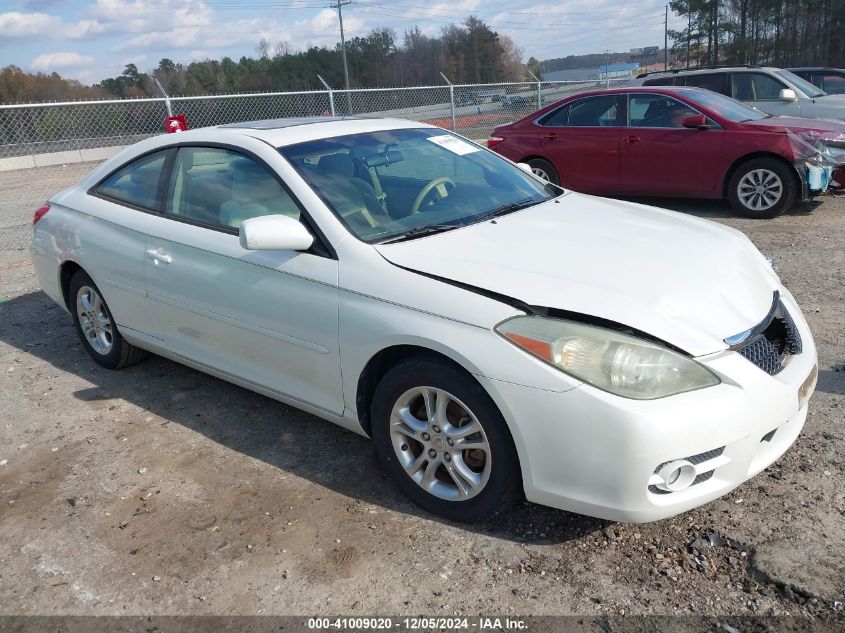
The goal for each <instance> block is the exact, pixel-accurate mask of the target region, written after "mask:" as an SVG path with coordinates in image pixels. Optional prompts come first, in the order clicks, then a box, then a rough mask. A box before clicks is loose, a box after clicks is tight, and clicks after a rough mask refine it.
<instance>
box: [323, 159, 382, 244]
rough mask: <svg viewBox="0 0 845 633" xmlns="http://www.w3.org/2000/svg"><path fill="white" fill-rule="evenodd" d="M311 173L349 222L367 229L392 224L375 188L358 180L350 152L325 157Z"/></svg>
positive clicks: (330, 200)
mask: <svg viewBox="0 0 845 633" xmlns="http://www.w3.org/2000/svg"><path fill="white" fill-rule="evenodd" d="M309 172H310V174H311V177H312V178H313V180H314V181H315V183H316V184H317V185H318V187H319V188H320V190H321V193H322V194H323V195H324V196H325V197H326V198H328V200H329V202H330V203H331V206H332V207H333V208H334V210H335V211H336V212H337V213H338V214H339V215H340V216H341V217H342V218H343V219H344V220H345V221H347V222H348V223H350V224H353V225H355V226H356V227H357V228H361V229H366V228H368V227H369V228H374V227H376V226H380V225H382V224H385V223H387V222H390V221H391V220H390V217H389V216H387V214H386V213H385V212H384V210H383V209H382V208H381V204H380V203H379V200H378V196H376V193H375V190H373V187H372V185H370V184H369V183H367V182H365V181H363V180H361V179H360V178H356V177H355V164H354V163H353V162H352V157H351V156H350V155H349V154H348V153H346V152H338V153H336V154H326V155H325V156H321V157H320V160H319V162H318V163H317V165H316V167H313V166H311V167H309Z"/></svg>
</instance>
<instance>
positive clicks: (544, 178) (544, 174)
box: [531, 167, 551, 182]
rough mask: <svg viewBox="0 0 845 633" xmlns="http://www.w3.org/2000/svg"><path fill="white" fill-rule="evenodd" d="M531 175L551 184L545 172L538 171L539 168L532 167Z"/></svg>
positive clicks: (542, 170)
mask: <svg viewBox="0 0 845 633" xmlns="http://www.w3.org/2000/svg"><path fill="white" fill-rule="evenodd" d="M531 173H532V174H534V175H535V176H538V177H540V178H542V179H543V180H546V181H549V182H551V178H549V175H548V174H547V173H546V171H545V170H544V169H540V168H539V167H532V168H531Z"/></svg>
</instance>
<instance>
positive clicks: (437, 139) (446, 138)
mask: <svg viewBox="0 0 845 633" xmlns="http://www.w3.org/2000/svg"><path fill="white" fill-rule="evenodd" d="M428 140H429V141H431V142H432V143H435V144H437V145H439V146H440V147H442V148H444V149H448V150H449V151H450V152H453V153H455V154H457V155H458V156H463V155H464V154H472V153H473V152H477V151H478V149H479V148H477V147H475V146H474V145H471V144H470V143H467V142H466V141H462V140H461V139H459V138H458V137H456V136H452V135H451V134H442V135H440V136H429V137H428Z"/></svg>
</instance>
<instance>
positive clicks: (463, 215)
mask: <svg viewBox="0 0 845 633" xmlns="http://www.w3.org/2000/svg"><path fill="white" fill-rule="evenodd" d="M279 151H280V152H281V154H282V156H284V157H285V158H286V159H287V160H288V161H289V162H290V163H291V164H292V165H293V166H294V168H295V169H296V170H297V171H298V172H299V174H300V175H301V176H302V177H303V178H304V179H305V180H306V182H308V184H309V185H311V187H312V188H313V189H314V190H315V191H316V192H317V194H318V195H319V196H320V197H321V198H322V199H323V201H324V202H325V203H326V204H327V205H328V207H329V208H330V209H331V210H332V211H333V212H334V214H335V215H336V216H337V217H338V218H340V220H341V221H342V222H343V223H344V224H345V225H346V226H347V228H349V230H350V231H351V232H352V233H353V234H354V235H355V236H356V237H358V238H359V239H361V240H363V241H365V242H368V243H375V242H383V241H388V240H391V239H396V238H399V237H401V236H408V237H413V236H416V235H423V234H425V233H426V232H429V231H427V230H426V227H428V229H430V231H431V232H433V231H434V230H448V229H450V228H456V227H458V226H464V225H466V224H471V223H473V222H475V221H479V220H481V219H482V218H483V217H485V216H487V217H490V216H492V215H493V214H496V213H502V212H510V211H515V210H517V209H519V208H523V207H526V206H531V205H533V204H537V203H540V202H543V201H545V200H549V199H550V198H553V197H555V196H557V195H560V193H561V190H560V189H558V188H556V187H554V185H550V184H548V183H544V182H542V181H540V180H538V179H537V178H536V177H534V176H532V175H530V174H527V173H525V172H523V171H522V170H521V169H519V168H518V167H516V166H515V165H513V164H511V163H509V162H508V161H506V160H505V159H503V158H501V157H500V156H498V155H496V154H494V153H493V152H490V151H488V150H486V149H483V148H481V147H479V146H477V145H474V144H472V143H470V142H468V141H466V140H464V139H462V138H461V137H459V136H456V135H454V134H450V133H448V132H445V131H444V130H440V129H432V128H427V129H402V130H384V131H378V132H368V133H365V134H354V135H350V136H341V137H337V138H331V139H320V140H317V141H309V142H307V143H300V144H298V145H291V146H288V147H282V148H280V150H279Z"/></svg>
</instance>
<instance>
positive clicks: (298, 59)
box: [98, 16, 525, 97]
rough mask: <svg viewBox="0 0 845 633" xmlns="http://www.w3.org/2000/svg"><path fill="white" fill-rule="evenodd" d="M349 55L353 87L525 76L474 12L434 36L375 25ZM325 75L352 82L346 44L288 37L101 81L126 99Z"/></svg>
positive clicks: (287, 84)
mask: <svg viewBox="0 0 845 633" xmlns="http://www.w3.org/2000/svg"><path fill="white" fill-rule="evenodd" d="M346 58H347V63H348V66H349V79H350V86H351V87H353V88H356V87H361V88H381V87H392V86H422V85H435V84H442V83H443V79H442V78H441V77H440V72H441V71H442V72H443V73H444V74H445V75H446V76H447V77H448V78H449V80H450V81H452V82H453V83H493V82H500V81H522V80H523V79H524V78H525V66H524V65H523V63H522V50H521V49H520V48H519V47H517V46H516V45H515V44H514V43H513V41H512V40H511V39H510V38H509V37H507V36H505V35H500V34H499V33H496V32H495V31H493V30H492V29H491V28H490V27H489V26H488V25H487V24H485V23H484V21H483V20H480V19H478V18H476V17H474V16H470V17H468V18H467V19H466V20H465V21H464V22H463V23H462V24H460V25H449V26H447V27H445V28H443V29H442V31H441V33H440V35H439V36H434V37H432V36H428V35H425V34H424V33H422V32H421V31H420V30H419V28H414V29H412V30H409V31H406V32H405V33H404V35H403V37H402V38H401V40H400V39H399V38H397V36H396V34H395V33H394V32H393V31H392V30H391V29H387V28H380V29H375V30H373V31H372V32H370V33H369V35H367V36H365V37H360V36H359V37H353V38H351V39H349V40H347V42H346ZM318 75H319V76H321V77H323V79H325V80H326V82H328V84H329V85H330V86H332V88H335V89H342V88H343V87H344V83H345V80H344V73H343V61H342V56H341V47H340V44H337V45H336V46H335V47H334V48H328V47H312V48H309V49H307V50H304V51H293V50H292V47H291V46H290V44H289V43H287V42H279V43H276V44H273V43H271V42H268V41H266V40H262V41H261V42H259V44H258V46H257V47H256V55H255V56H253V57H247V56H244V57H241V58H240V59H239V60H238V61H235V60H233V59H232V58H230V57H224V58H222V59H220V60H212V59H207V60H203V61H196V62H192V63H190V64H187V65H183V64H177V63H174V62H173V61H172V60H170V59H162V60H161V61H160V62H159V64H158V66H157V67H156V68H155V69H153V70H151V71H150V72H149V73H142V72H139V70H138V68H137V66H135V65H134V64H129V65H127V66H126V68H125V70H124V71H123V73H122V74H121V75H119V76H117V77H111V78H109V79H105V80H103V81H102V82H100V83H99V84H98V87H99V88H101V89H103V90H104V91H106V92H108V93H109V94H111V95H114V96H118V97H137V96H158V95H160V92H159V91H158V89H157V87H156V85H155V82H154V79H157V80H158V81H159V82H160V83H161V85H162V86H163V87H164V89H165V90H166V91H167V93H168V94H170V95H172V96H173V95H198V94H216V93H234V92H271V91H299V90H320V89H323V88H324V86H323V84H322V83H321V82H320V80H319V78H318Z"/></svg>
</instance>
